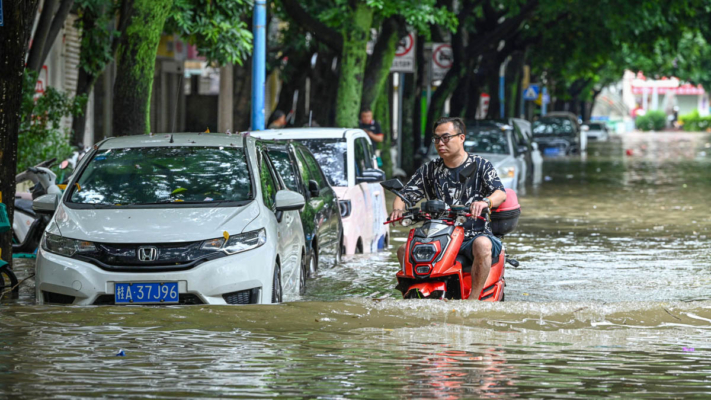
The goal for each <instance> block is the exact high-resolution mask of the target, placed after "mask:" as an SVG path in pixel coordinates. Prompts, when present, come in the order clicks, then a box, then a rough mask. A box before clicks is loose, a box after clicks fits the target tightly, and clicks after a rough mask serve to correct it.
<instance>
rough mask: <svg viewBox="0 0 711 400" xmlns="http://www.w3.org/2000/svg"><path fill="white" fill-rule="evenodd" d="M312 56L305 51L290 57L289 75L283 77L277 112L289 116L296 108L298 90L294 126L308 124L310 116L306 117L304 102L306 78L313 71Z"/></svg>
mask: <svg viewBox="0 0 711 400" xmlns="http://www.w3.org/2000/svg"><path fill="white" fill-rule="evenodd" d="M311 56H312V54H311V53H310V52H307V51H304V52H297V53H295V54H294V55H293V56H291V57H289V65H288V66H287V68H285V69H284V71H285V72H286V73H288V75H284V76H282V78H283V79H282V84H281V92H280V93H279V101H278V102H277V107H276V109H277V110H281V111H283V112H284V114H289V112H290V111H292V107H294V93H296V91H297V90H298V91H299V97H298V99H297V101H296V108H295V109H294V110H293V111H294V113H295V115H294V122H293V126H301V125H303V124H304V121H307V122H308V115H307V116H304V102H305V98H306V89H305V88H306V78H307V77H308V75H309V72H310V70H311ZM312 90H313V89H312Z"/></svg>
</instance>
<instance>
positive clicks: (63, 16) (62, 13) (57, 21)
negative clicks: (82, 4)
mask: <svg viewBox="0 0 711 400" xmlns="http://www.w3.org/2000/svg"><path fill="white" fill-rule="evenodd" d="M73 5H74V0H62V3H61V4H60V5H59V9H58V10H57V13H56V14H54V18H53V19H52V26H51V27H50V28H49V32H48V33H47V41H46V42H45V46H44V49H43V50H42V58H41V59H40V61H41V62H42V64H44V61H45V60H46V59H47V56H48V55H49V51H50V50H52V45H53V44H54V41H55V40H57V35H59V31H61V30H62V27H63V26H64V21H66V20H67V16H68V15H69V11H71V10H72V6H73Z"/></svg>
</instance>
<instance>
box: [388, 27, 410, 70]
mask: <svg viewBox="0 0 711 400" xmlns="http://www.w3.org/2000/svg"><path fill="white" fill-rule="evenodd" d="M390 72H415V34H414V33H412V32H408V34H407V36H405V37H404V38H402V40H400V41H399V42H398V44H397V49H395V58H394V59H393V65H392V66H390Z"/></svg>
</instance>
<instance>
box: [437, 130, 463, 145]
mask: <svg viewBox="0 0 711 400" xmlns="http://www.w3.org/2000/svg"><path fill="white" fill-rule="evenodd" d="M459 135H461V133H458V134H456V135H442V136H437V135H434V136H433V137H432V143H434V144H437V143H439V142H440V141H441V142H442V143H444V144H447V143H449V141H450V140H451V139H452V138H453V137H457V136H459Z"/></svg>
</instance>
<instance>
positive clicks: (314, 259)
mask: <svg viewBox="0 0 711 400" xmlns="http://www.w3.org/2000/svg"><path fill="white" fill-rule="evenodd" d="M317 269H318V253H316V250H314V249H313V248H311V250H309V266H308V271H307V272H308V275H309V277H311V278H313V277H314V276H316V270H317Z"/></svg>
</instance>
